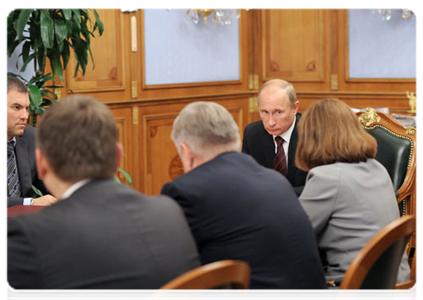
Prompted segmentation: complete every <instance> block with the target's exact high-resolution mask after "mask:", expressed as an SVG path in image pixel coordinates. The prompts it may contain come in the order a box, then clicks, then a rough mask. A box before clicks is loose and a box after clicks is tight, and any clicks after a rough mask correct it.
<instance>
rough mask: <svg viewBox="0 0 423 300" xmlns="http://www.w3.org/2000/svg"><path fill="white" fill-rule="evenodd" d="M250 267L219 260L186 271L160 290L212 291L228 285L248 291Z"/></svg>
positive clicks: (242, 263) (232, 261) (236, 262)
mask: <svg viewBox="0 0 423 300" xmlns="http://www.w3.org/2000/svg"><path fill="white" fill-rule="evenodd" d="M250 273H251V270H250V267H249V265H248V264H247V263H245V262H243V261H235V260H221V261H216V262H213V263H210V264H206V265H203V266H201V267H198V268H196V269H193V270H191V271H188V272H186V273H184V274H182V275H180V276H178V277H176V278H175V279H173V280H171V281H170V282H168V283H167V284H165V285H164V286H162V287H161V288H160V289H212V288H217V287H222V286H225V285H228V284H230V285H231V287H232V288H235V289H248V288H249V286H250Z"/></svg>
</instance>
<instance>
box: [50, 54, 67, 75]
mask: <svg viewBox="0 0 423 300" xmlns="http://www.w3.org/2000/svg"><path fill="white" fill-rule="evenodd" d="M50 65H51V69H52V70H53V74H54V75H57V76H59V78H60V80H61V81H65V80H64V79H63V69H62V64H61V62H60V56H59V54H58V53H57V52H55V53H53V55H52V56H51V57H50Z"/></svg>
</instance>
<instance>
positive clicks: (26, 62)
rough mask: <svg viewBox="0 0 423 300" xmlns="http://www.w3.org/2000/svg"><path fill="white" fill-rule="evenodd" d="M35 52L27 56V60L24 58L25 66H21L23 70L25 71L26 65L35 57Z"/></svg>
mask: <svg viewBox="0 0 423 300" xmlns="http://www.w3.org/2000/svg"><path fill="white" fill-rule="evenodd" d="M34 56H35V53H32V54H31V55H29V56H28V57H27V59H26V60H24V63H23V66H22V68H21V72H25V69H26V66H27V65H28V64H29V63H30V62H31V60H32V59H33V58H34Z"/></svg>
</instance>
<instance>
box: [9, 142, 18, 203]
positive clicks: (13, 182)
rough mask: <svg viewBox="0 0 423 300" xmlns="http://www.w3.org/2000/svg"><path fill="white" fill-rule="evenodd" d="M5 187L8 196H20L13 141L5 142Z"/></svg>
mask: <svg viewBox="0 0 423 300" xmlns="http://www.w3.org/2000/svg"><path fill="white" fill-rule="evenodd" d="M7 188H8V191H9V192H8V196H9V197H20V196H21V185H20V183H19V174H18V167H17V164H16V155H15V141H14V140H11V141H8V142H7Z"/></svg>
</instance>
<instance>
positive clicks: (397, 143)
mask: <svg viewBox="0 0 423 300" xmlns="http://www.w3.org/2000/svg"><path fill="white" fill-rule="evenodd" d="M357 116H358V119H359V121H360V123H361V125H362V126H363V127H364V128H365V129H366V131H367V132H368V133H369V134H371V135H372V136H373V137H374V138H375V139H376V141H377V154H376V160H377V161H379V162H380V163H381V164H382V165H383V166H384V167H385V168H386V170H387V171H388V173H389V175H390V177H391V180H392V183H393V186H394V190H395V192H396V194H397V200H398V203H399V209H400V214H401V215H404V214H413V211H414V203H411V202H414V201H415V195H414V194H415V177H416V149H415V148H416V129H415V128H411V127H404V126H402V125H401V124H400V123H398V122H397V121H396V120H395V119H393V118H392V117H390V116H389V115H387V114H384V113H382V112H379V111H378V112H376V110H374V109H372V108H367V109H366V111H365V112H358V113H357ZM406 197H409V199H408V201H407V203H406V199H405V198H406Z"/></svg>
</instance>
